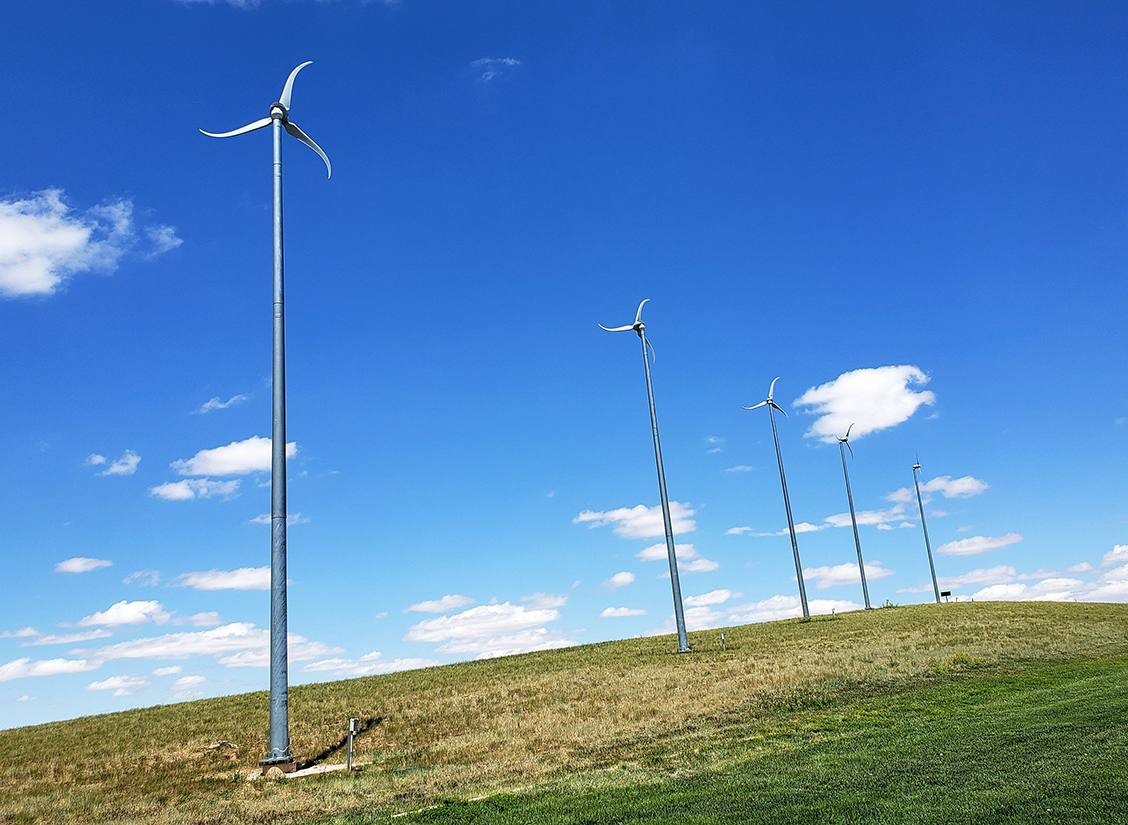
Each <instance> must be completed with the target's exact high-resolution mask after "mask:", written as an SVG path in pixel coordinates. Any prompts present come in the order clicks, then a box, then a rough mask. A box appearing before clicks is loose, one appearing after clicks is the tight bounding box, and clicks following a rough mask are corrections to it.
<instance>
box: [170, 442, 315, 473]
mask: <svg viewBox="0 0 1128 825" xmlns="http://www.w3.org/2000/svg"><path fill="white" fill-rule="evenodd" d="M297 452H298V445H297V443H296V442H293V441H290V442H288V443H287V444H286V457H287V458H291V457H293V456H294V455H296V454H297ZM270 461H271V450H270V439H269V438H263V437H261V436H257V435H253V436H251V437H250V438H248V439H246V440H245V441H232V442H231V443H230V444H226V445H224V446H222V447H213V448H212V449H210V450H200V451H199V452H198V453H196V454H195V455H194V456H192V457H191V458H187V459H180V460H179V461H174V462H172V469H174V470H176V472H178V473H180V475H182V476H241V475H247V474H248V473H265V472H269V471H270Z"/></svg>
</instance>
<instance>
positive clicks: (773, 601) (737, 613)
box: [725, 596, 862, 624]
mask: <svg viewBox="0 0 1128 825" xmlns="http://www.w3.org/2000/svg"><path fill="white" fill-rule="evenodd" d="M861 608H862V606H861V605H860V604H855V603H854V602H852V601H841V600H833V599H809V600H808V601H807V609H808V610H809V611H810V613H811V614H812V615H816V616H817V615H825V614H827V613H831V612H837V613H845V612H847V611H850V610H860V609H861ZM802 615H803V608H802V605H801V604H800V602H799V597H798V596H772V597H771V598H770V599H764V600H762V601H758V602H750V603H748V604H742V605H740V606H739V607H733V608H730V609H729V611H728V613H727V615H726V616H725V619H726V621H727V622H728V623H730V624H745V623H748V622H772V621H776V620H777V619H788V618H793V617H795V616H802Z"/></svg>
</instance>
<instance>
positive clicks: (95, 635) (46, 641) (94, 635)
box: [20, 630, 114, 647]
mask: <svg viewBox="0 0 1128 825" xmlns="http://www.w3.org/2000/svg"><path fill="white" fill-rule="evenodd" d="M113 635H114V634H113V633H111V632H110V631H108V630H84V631H82V632H81V633H64V634H61V635H56V634H54V633H45V634H43V635H42V636H39V637H38V638H36V639H32V640H31V641H30V642H24V643H23V644H21V645H20V647H38V646H40V645H73V644H75V643H76V642H88V641H90V640H91V639H106V638H109V637H110V636H113Z"/></svg>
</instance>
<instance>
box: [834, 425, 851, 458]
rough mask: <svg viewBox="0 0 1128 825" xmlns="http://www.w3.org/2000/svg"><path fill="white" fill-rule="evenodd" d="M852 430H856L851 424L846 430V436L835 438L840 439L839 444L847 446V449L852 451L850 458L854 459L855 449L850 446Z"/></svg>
mask: <svg viewBox="0 0 1128 825" xmlns="http://www.w3.org/2000/svg"><path fill="white" fill-rule="evenodd" d="M852 429H854V425H853V424H851V425H850V426H849V427H847V428H846V435H836V436H835V438H837V439H838V443H839V444H845V445H846V449H847V450H849V451H850V458H853V457H854V448H853V447H851V446H850V430H852Z"/></svg>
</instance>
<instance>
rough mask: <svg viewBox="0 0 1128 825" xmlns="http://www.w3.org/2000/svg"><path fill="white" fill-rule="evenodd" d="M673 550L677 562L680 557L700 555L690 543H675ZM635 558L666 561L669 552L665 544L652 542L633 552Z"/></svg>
mask: <svg viewBox="0 0 1128 825" xmlns="http://www.w3.org/2000/svg"><path fill="white" fill-rule="evenodd" d="M674 552H675V554H676V555H677V557H678V561H679V562H680V561H681V560H682V559H697V558H700V557H701V556H700V554H699V553H698V552H697V550H696V548H694V546H693V545H692V544H675V545H674ZM635 558H636V559H642V560H643V561H667V560H668V559H669V554H668V552H667V550H666V545H665V544H652V545H650V546H649V547H645V548H643V549H642V550H639V551H638V552H637V553H635Z"/></svg>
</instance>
